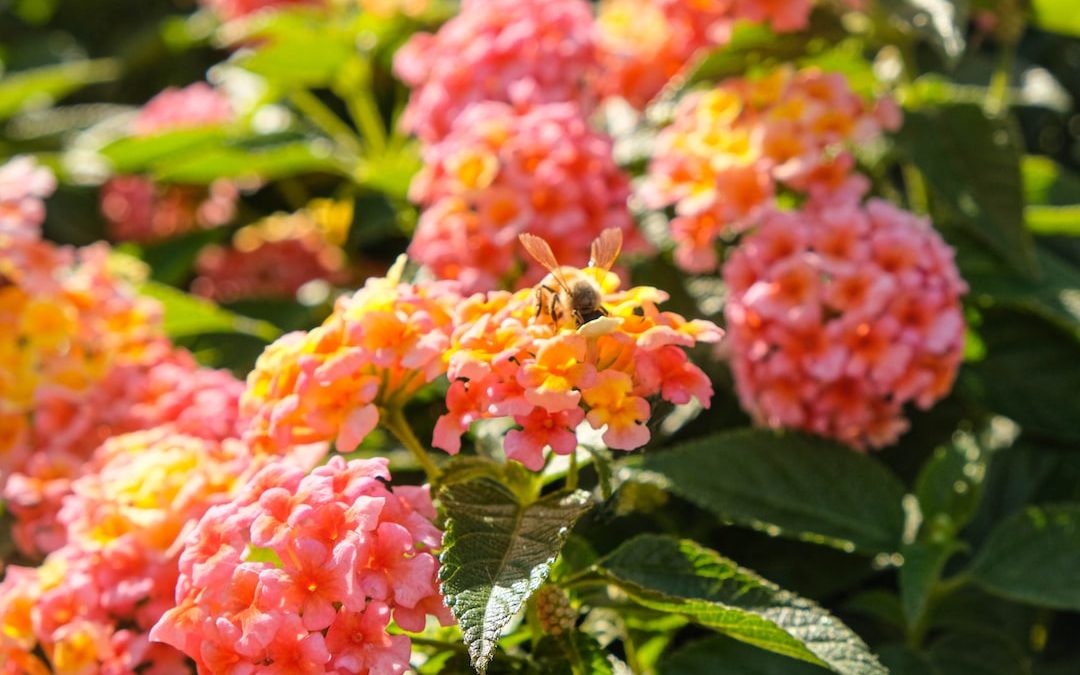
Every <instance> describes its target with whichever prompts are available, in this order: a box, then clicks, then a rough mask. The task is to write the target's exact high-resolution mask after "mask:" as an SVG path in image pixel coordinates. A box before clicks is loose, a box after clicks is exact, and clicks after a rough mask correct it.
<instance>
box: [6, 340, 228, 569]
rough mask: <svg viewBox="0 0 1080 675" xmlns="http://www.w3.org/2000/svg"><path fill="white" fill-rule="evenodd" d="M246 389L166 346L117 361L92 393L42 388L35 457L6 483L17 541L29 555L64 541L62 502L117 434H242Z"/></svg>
mask: <svg viewBox="0 0 1080 675" xmlns="http://www.w3.org/2000/svg"><path fill="white" fill-rule="evenodd" d="M243 388H244V385H243V382H241V381H239V380H237V379H236V378H234V377H233V376H232V375H231V374H229V373H228V372H226V371H220V370H211V369H208V368H201V367H199V366H198V364H196V363H195V360H194V359H193V358H192V357H191V355H190V354H188V353H187V352H186V351H183V350H178V349H175V348H173V347H171V346H169V345H167V344H166V343H164V342H159V343H157V344H154V345H152V346H150V347H148V349H147V351H146V353H144V354H143V355H141V357H140V359H139V360H138V361H128V362H123V363H118V364H116V365H115V366H114V367H112V368H111V369H110V370H109V371H108V372H107V373H106V374H105V376H104V377H103V378H102V379H101V380H99V381H98V382H96V383H94V385H93V386H92V387H90V388H89V389H86V390H83V391H76V390H72V389H68V388H66V387H63V386H59V385H48V386H43V387H41V388H39V389H38V391H37V392H36V395H35V404H34V411H33V421H32V424H31V426H30V429H29V435H28V439H27V440H28V442H27V445H28V447H29V448H32V453H31V454H30V455H29V456H28V457H27V458H26V461H25V462H23V463H22V465H21V466H18V467H17V468H16V470H15V471H13V472H12V474H11V475H10V476H9V477H8V479H7V482H6V483H5V484H4V486H3V497H4V499H5V500H6V502H7V507H8V509H9V511H10V512H11V514H12V515H13V516H14V517H15V523H14V526H13V530H12V534H13V536H14V540H15V543H16V544H17V545H18V547H19V548H20V550H22V551H23V553H24V554H27V555H38V554H41V553H47V552H49V551H53V550H55V549H57V548H59V547H60V546H62V545H63V544H64V536H65V529H64V527H63V525H62V524H61V523H60V522H59V521H58V520H57V517H56V516H57V513H58V512H59V510H60V505H61V503H62V501H63V499H64V498H65V497H66V496H67V495H68V494H69V493H70V491H71V489H72V482H73V481H76V480H77V479H79V477H80V476H83V475H85V474H86V473H87V472H88V471H91V469H90V468H89V467H88V466H87V465H86V461H87V458H89V457H91V456H92V455H93V453H94V451H95V450H96V449H97V448H98V446H99V445H101V444H102V443H103V442H105V441H106V440H107V439H108V438H109V437H111V436H115V435H118V434H124V433H128V432H133V431H138V430H142V429H150V428H159V429H168V430H170V431H172V432H174V433H178V434H185V435H188V436H191V437H195V438H203V439H207V440H211V441H221V440H224V439H228V438H235V437H238V436H239V429H238V426H237V418H238V412H239V411H238V406H239V399H240V394H241V393H242V391H243Z"/></svg>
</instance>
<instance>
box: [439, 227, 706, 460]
mask: <svg viewBox="0 0 1080 675" xmlns="http://www.w3.org/2000/svg"><path fill="white" fill-rule="evenodd" d="M616 232H617V231H616ZM558 275H559V277H560V278H561V279H562V280H563V281H564V282H565V283H567V284H568V285H571V286H572V285H574V284H577V283H586V284H589V285H591V286H593V287H594V288H595V289H596V290H597V291H598V292H599V299H600V302H601V306H602V308H603V310H604V312H606V313H607V316H602V317H599V318H596V319H594V320H593V321H589V322H586V323H584V325H582V326H580V327H579V326H578V325H577V324H578V321H577V320H575V318H574V316H573V308H572V307H569V306H567V304H566V303H567V300H566V299H565V297H564V296H559V297H556V296H554V295H552V294H551V293H549V292H548V291H546V290H544V289H542V288H541V289H540V290H539V291H535V290H533V289H525V290H521V291H518V292H517V293H509V292H503V291H497V292H492V293H488V294H486V295H485V294H477V295H474V296H472V297H470V298H469V299H467V300H465V301H464V302H463V303H461V305H460V306H459V307H458V310H457V312H456V314H455V317H454V323H455V325H456V328H455V330H454V335H453V342H452V345H451V348H450V351H449V368H448V372H447V374H448V376H449V378H450V383H451V384H450V389H449V391H448V393H447V398H446V405H447V409H448V412H447V414H445V415H443V416H442V417H440V418H439V420H438V423H437V424H436V427H435V437H434V445H435V446H436V447H439V448H442V449H443V450H446V451H447V452H449V453H451V454H456V453H457V452H458V451H459V450H460V447H461V434H462V433H464V432H465V431H466V430H467V429H468V427H469V425H470V424H471V423H472V422H474V421H476V420H479V419H485V418H500V417H508V418H512V419H513V421H514V422H515V423H516V424H517V425H518V426H519V427H520V428H519V429H515V430H513V431H510V432H509V433H508V434H507V436H506V439H505V444H504V447H505V449H506V453H507V456H508V457H510V458H511V459H515V460H517V461H519V462H521V463H522V464H524V465H525V466H526V467H528V468H530V469H533V470H538V469H540V468H541V467H542V466H543V464H544V454H543V453H544V449H545V447H550V448H551V449H552V450H553V451H554V452H555V453H557V454H562V455H566V454H570V453H572V452H574V450H575V449H576V447H577V438H576V434H575V429H576V428H577V427H578V425H579V424H581V423H582V421H587V422H588V423H589V425H590V426H591V427H592V428H593V429H596V430H598V431H600V430H603V439H604V442H605V443H606V444H607V445H608V446H609V447H611V448H614V449H618V450H633V449H635V448H639V447H641V446H643V445H645V443H647V442H648V440H649V437H650V433H649V430H648V428H647V427H646V423H647V422H648V420H649V417H650V415H651V405H650V400H655V399H663V400H665V401H668V402H670V403H673V404H684V403H688V402H690V400H691V399H692V398H696V399H697V400H698V401H699V402H700V403H701V404H702V405H703V406H706V407H707V406H708V405H709V403H710V400H711V398H712V385H711V384H710V383H709V379H708V377H707V376H706V375H705V374H704V373H703V372H702V371H701V370H700V369H699V368H698V367H697V366H695V365H694V364H692V363H690V361H689V359H688V357H687V355H686V352H685V351H684V349H685V348H689V347H693V346H694V345H695V344H696V343H697V342H711V341H715V340H717V339H719V338H720V336H721V331H720V329H718V328H717V327H716V326H714V325H713V324H711V323H708V322H706V321H700V320H695V321H687V320H685V319H683V318H682V317H681V316H679V315H677V314H674V313H671V312H661V311H660V310H659V309H658V308H657V304H659V303H661V302H663V301H664V300H666V299H667V295H666V294H665V293H664V292H662V291H660V290H658V289H655V288H650V287H636V288H631V289H628V290H622V291H620V290H619V285H620V281H619V277H618V275H616V274H614V273H612V272H610V271H608V270H607V269H605V266H602V265H601V266H596V267H588V268H586V269H578V268H574V267H569V266H564V267H561V268H559V270H558ZM547 283H551V284H552V286H550V287H551V288H558V286H557V285H556V284H557V282H556V281H555V280H554V279H553V278H552V279H550V280H545V284H544V285H547ZM597 311H599V310H597Z"/></svg>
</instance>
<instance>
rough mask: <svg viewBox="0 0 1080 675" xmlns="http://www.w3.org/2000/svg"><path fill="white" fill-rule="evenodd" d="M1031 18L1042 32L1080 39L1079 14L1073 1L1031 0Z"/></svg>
mask: <svg viewBox="0 0 1080 675" xmlns="http://www.w3.org/2000/svg"><path fill="white" fill-rule="evenodd" d="M1031 18H1032V21H1033V22H1034V24H1035V25H1036V26H1038V27H1039V28H1042V29H1043V30H1048V31H1052V32H1054V33H1062V34H1064V35H1071V36H1073V37H1080V12H1077V11H1076V3H1075V2H1074V1H1073V0H1031Z"/></svg>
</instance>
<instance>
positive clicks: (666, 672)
mask: <svg viewBox="0 0 1080 675" xmlns="http://www.w3.org/2000/svg"><path fill="white" fill-rule="evenodd" d="M826 672H828V671H826V670H823V669H822V668H821V667H820V666H815V665H811V664H809V663H805V662H803V661H796V660H794V659H789V658H787V657H784V656H779V655H777V654H772V653H770V652H767V651H764V650H762V649H755V648H753V647H749V646H747V645H745V644H743V643H742V642H739V641H737V640H732V639H731V638H729V637H726V636H723V635H715V636H713V637H708V638H705V639H703V640H697V641H696V642H691V643H690V644H688V645H687V646H685V647H683V648H682V649H680V650H679V651H677V652H675V653H674V654H671V655H670V656H668V657H667V658H665V659H663V660H662V661H660V663H659V664H658V667H657V675H824V673H826Z"/></svg>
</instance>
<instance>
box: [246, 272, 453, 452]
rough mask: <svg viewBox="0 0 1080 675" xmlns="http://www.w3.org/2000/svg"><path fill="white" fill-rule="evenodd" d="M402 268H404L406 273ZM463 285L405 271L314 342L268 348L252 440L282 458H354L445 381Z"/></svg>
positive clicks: (257, 376) (255, 379)
mask: <svg viewBox="0 0 1080 675" xmlns="http://www.w3.org/2000/svg"><path fill="white" fill-rule="evenodd" d="M403 262H404V259H403V260H402V263H403ZM460 300H461V296H460V294H459V293H458V288H457V285H456V284H453V283H452V282H435V283H430V284H409V283H401V282H400V265H399V266H397V267H395V268H394V269H392V270H391V272H390V274H389V275H388V276H387V277H375V278H371V279H368V280H367V282H366V283H365V284H364V286H363V288H361V289H360V290H359V291H357V292H356V293H355V294H354V295H352V296H343V297H341V298H339V299H338V301H337V303H336V305H335V307H334V312H333V313H332V314H331V315H330V317H329V318H327V319H326V321H325V322H323V324H322V325H321V326H318V327H316V328H314V329H313V330H311V331H309V332H294V333H289V334H288V335H285V336H284V337H282V338H280V339H278V340H277V341H276V342H274V343H273V344H271V345H270V346H269V347H267V349H266V351H264V352H263V354H262V355H261V356H260V357H259V360H258V362H257V363H256V364H255V369H254V370H253V371H252V372H251V374H250V375H248V380H247V390H246V391H245V392H244V395H243V398H242V400H241V411H242V413H243V415H244V417H245V419H246V420H247V429H246V431H245V435H244V438H245V439H246V440H247V441H248V442H249V443H250V444H251V445H252V447H253V448H255V449H257V450H259V451H263V452H268V453H278V452H281V451H282V450H284V449H286V448H289V447H291V446H294V445H304V444H310V443H321V442H326V441H331V440H334V441H335V442H336V447H337V449H338V450H339V451H341V452H351V451H352V450H353V449H355V448H356V446H357V445H358V444H359V443H360V441H362V440H363V439H364V437H365V436H367V435H368V434H369V433H370V432H371V431H372V430H373V429H374V428H375V426H376V425H377V424H378V422H379V419H380V414H381V412H380V410H400V408H401V407H402V406H403V405H404V404H405V403H406V402H408V401H409V399H411V398H412V397H413V396H414V395H415V394H416V392H418V391H419V390H420V389H421V388H423V387H424V386H425V385H427V384H428V383H430V382H432V381H433V380H434V379H435V378H437V377H439V376H440V375H442V374H443V373H445V372H446V362H445V359H444V356H443V353H444V352H445V350H446V349H447V347H448V346H449V344H450V333H451V331H452V323H451V315H452V313H453V308H454V306H455V305H456V304H457V303H458V302H459V301H460Z"/></svg>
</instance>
